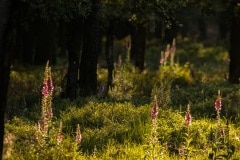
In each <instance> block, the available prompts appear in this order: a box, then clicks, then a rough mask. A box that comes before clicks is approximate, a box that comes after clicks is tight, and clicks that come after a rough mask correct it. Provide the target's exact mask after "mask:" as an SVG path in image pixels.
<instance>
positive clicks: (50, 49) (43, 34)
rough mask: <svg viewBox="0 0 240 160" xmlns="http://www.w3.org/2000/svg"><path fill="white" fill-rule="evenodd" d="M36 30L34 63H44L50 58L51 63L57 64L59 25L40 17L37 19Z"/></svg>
mask: <svg viewBox="0 0 240 160" xmlns="http://www.w3.org/2000/svg"><path fill="white" fill-rule="evenodd" d="M34 30H35V35H36V53H35V57H34V64H36V65H39V64H40V65H42V64H45V63H46V62H47V61H48V60H49V61H50V63H51V64H55V63H56V33H57V32H56V31H57V25H56V24H55V22H51V21H47V20H43V19H41V18H39V19H36V21H35V26H34Z"/></svg>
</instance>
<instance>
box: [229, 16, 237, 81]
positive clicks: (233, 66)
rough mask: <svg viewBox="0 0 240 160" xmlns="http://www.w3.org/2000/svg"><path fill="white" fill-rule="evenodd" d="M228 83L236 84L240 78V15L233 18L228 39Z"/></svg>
mask: <svg viewBox="0 0 240 160" xmlns="http://www.w3.org/2000/svg"><path fill="white" fill-rule="evenodd" d="M229 54H230V66H229V82H230V83H232V84H238V83H239V78H240V15H238V16H236V17H234V18H233V21H232V28H231V37H230V51H229Z"/></svg>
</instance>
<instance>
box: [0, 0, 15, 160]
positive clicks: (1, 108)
mask: <svg viewBox="0 0 240 160" xmlns="http://www.w3.org/2000/svg"><path fill="white" fill-rule="evenodd" d="M11 8H12V1H11V0H1V1H0V17H1V19H0V152H1V153H0V159H2V151H3V137H4V115H5V109H6V106H7V92H8V84H9V78H10V55H9V53H8V52H7V51H6V49H7V48H6V45H7V35H8V29H9V22H10V17H11V15H10V14H11Z"/></svg>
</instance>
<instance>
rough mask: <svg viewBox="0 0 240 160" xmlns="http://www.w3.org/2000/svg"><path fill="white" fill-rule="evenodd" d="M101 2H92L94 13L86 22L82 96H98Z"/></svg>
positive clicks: (80, 81) (81, 81) (82, 61)
mask: <svg viewBox="0 0 240 160" xmlns="http://www.w3.org/2000/svg"><path fill="white" fill-rule="evenodd" d="M99 6H100V0H92V11H91V13H90V15H89V16H88V17H87V18H86V20H85V22H84V38H83V49H82V56H81V63H80V72H79V87H80V94H81V96H90V95H93V94H96V90H97V61H98V55H99V53H100V52H101V51H100V50H101V34H100V28H99V21H98V14H99Z"/></svg>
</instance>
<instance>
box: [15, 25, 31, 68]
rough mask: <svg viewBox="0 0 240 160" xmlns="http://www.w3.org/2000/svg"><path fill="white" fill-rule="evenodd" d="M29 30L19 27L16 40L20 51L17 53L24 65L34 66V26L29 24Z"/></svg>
mask: <svg viewBox="0 0 240 160" xmlns="http://www.w3.org/2000/svg"><path fill="white" fill-rule="evenodd" d="M29 25H30V26H29V28H28V29H25V28H23V27H21V28H19V26H17V27H18V28H19V29H18V28H17V32H16V38H17V44H18V47H19V50H18V51H17V52H18V53H19V55H20V58H21V60H22V62H23V64H30V65H33V64H34V54H35V36H34V33H33V29H32V25H31V24H29Z"/></svg>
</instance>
